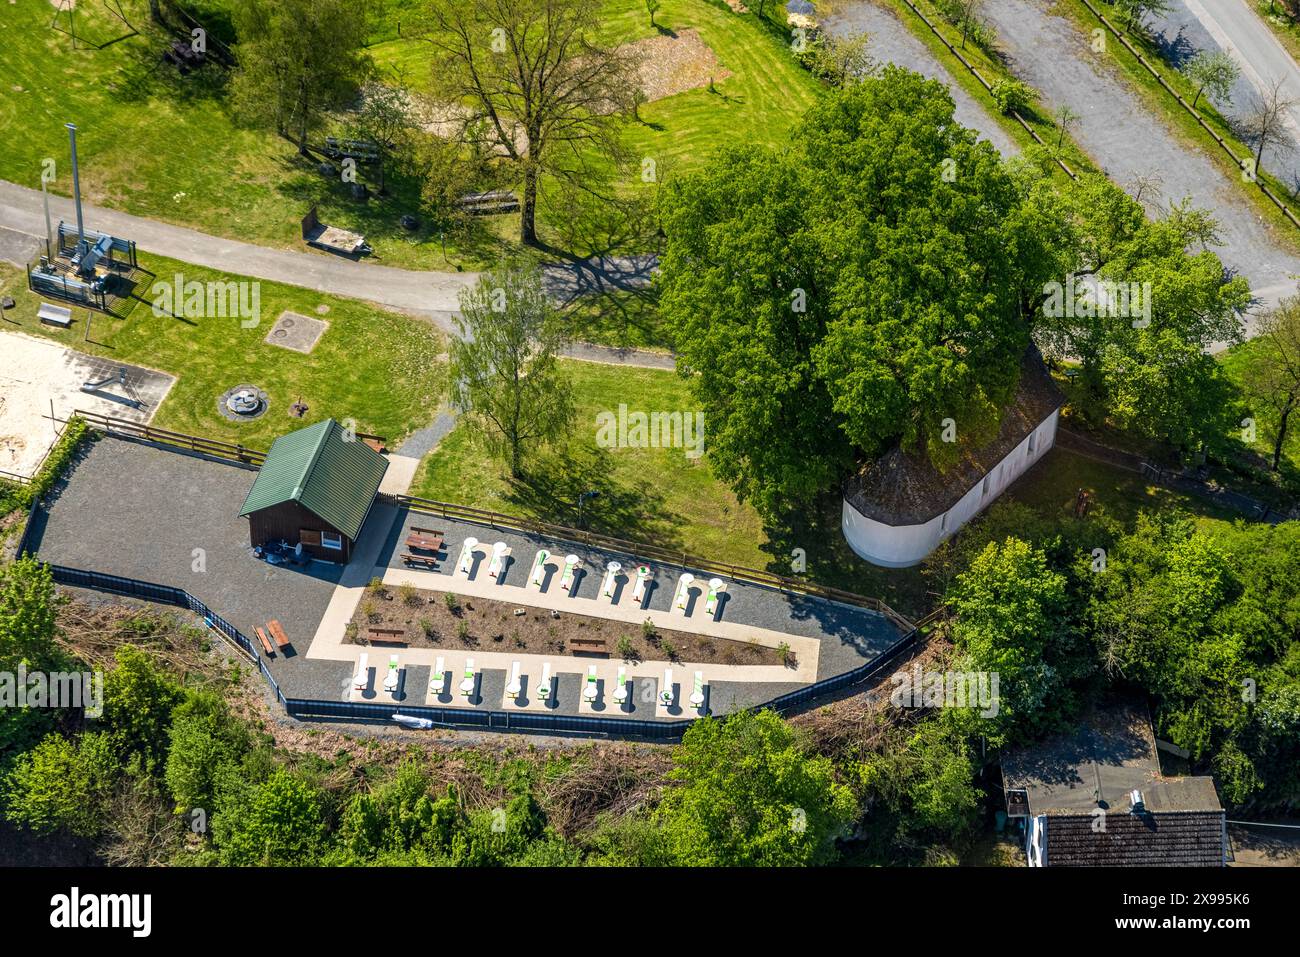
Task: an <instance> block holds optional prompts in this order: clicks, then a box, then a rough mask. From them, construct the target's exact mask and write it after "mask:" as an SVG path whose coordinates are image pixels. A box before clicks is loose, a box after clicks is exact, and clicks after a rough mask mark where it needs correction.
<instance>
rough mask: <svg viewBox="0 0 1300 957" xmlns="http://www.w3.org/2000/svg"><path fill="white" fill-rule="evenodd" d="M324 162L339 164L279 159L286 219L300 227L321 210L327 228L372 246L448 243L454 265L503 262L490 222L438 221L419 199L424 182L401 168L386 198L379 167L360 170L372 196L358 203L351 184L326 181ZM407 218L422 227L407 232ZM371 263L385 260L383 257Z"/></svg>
mask: <svg viewBox="0 0 1300 957" xmlns="http://www.w3.org/2000/svg"><path fill="white" fill-rule="evenodd" d="M322 162H331V163H333V162H334V161H333V160H327V159H325V158H322V157H315V156H313V157H304V156H302V155H301V154H299V153H297V152H294V153H289V154H286V155H284V156H282V157H281V158H280V162H279V165H280V169H281V171H282V176H283V178H282V179H281V180H280V182H279V183H277V184H276V186H275V189H276V192H278V193H279V194H280V195H281V196H283V197H284V198H285V199H286V200H288V201H289V205H290V212H289V213H287V214H286V215H288V216H289V218H290V219H292V220H293V221H294V224H295V225H296V223H297V220H298V219H300V218H301V217H302V216H305V215H306V214H307V210H308V209H310V208H311V207H312V206H317V207H318V210H317V212H318V215H319V217H320V220H321V222H322V223H328V224H329V225H334V226H339V227H341V228H343V229H349V230H352V231H354V232H359V233H362V234H364V235H365V236H366V238H367V239H368V240H370V241H371V242H372V243H373V242H374V241H376V240H380V241H391V242H405V243H409V244H411V245H423V244H427V243H434V244H438V245H439V246H441V245H442V244H443V242H444V240H445V242H446V244H448V246H449V254H450V255H449V258H450V259H452V261H453V262H454V261H455V260H456V259H458V258H459V259H464V260H467V261H468V262H469V263H470V264H476V263H478V262H489V261H492V260H494V259H497V258H499V257H500V256H501V255H502V252H503V250H504V249H505V244H504V243H503V242H502V241H501V239H500V238H499V237H497V236H496V235H495V234H493V233H492V231H491V230H490V229H488V227H487V220H486V218H480V219H473V220H469V221H463V222H456V223H453V224H439V223H437V222H435V221H433V220H432V219H431V218H430V217H429V215H428V213H427V210H426V209H425V205H424V201H423V199H422V198H421V196H420V183H419V180H418V179H416V178H415V177H413V176H411V175H409V174H407V173H405V172H404V171H402V170H401V169H391V170H389V171H388V173H387V174H386V180H385V183H384V192H383V193H382V194H381V193H379V192H378V185H379V179H380V177H379V170H378V167H376V166H374V165H369V166H363V167H361V175H360V177H359V181H360V182H362V183H365V184H366V185H367V186H368V187H369V189H370V195H369V197H368V198H367V199H365V200H359V199H356V198H354V197H353V195H352V192H351V185H350V184H348V183H344V182H343V181H342V178H341V177H340V176H337V175H335V176H325V175H324V174H322V173H321V172H320V169H319V166H320V164H321V163H322ZM335 165H337V164H335ZM406 215H414V216H415V217H416V218H417V219H418V220H419V222H420V225H419V226H418V227H417V228H416V229H406V228H405V227H403V226H402V224H401V220H402V217H403V216H406ZM369 258H372V259H375V260H377V261H378V260H380V259H381V257H380V256H372V257H369ZM457 265H458V266H459V265H460V264H459V263H458V264H457Z"/></svg>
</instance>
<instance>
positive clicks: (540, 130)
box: [422, 0, 633, 245]
mask: <svg viewBox="0 0 1300 957" xmlns="http://www.w3.org/2000/svg"><path fill="white" fill-rule="evenodd" d="M428 9H429V20H430V26H431V29H430V30H429V31H428V32H427V33H426V34H424V36H423V37H422V39H424V40H425V41H426V42H427V43H429V44H430V45H431V46H432V47H433V50H434V67H433V77H434V81H435V83H437V84H438V86H439V87H440V89H441V92H442V94H443V96H444V98H445V99H446V100H447V101H448V102H450V103H468V104H470V105H471V108H472V109H473V111H474V113H475V114H476V115H478V116H481V117H482V118H483V119H484V120H485V121H486V123H487V126H488V128H489V130H490V131H491V133H492V136H493V143H494V145H495V146H496V148H497V149H499V150H500V151H501V152H502V153H503V154H505V155H506V156H507V157H509V159H510V161H511V163H512V164H513V165H514V166H515V168H516V171H517V174H518V176H519V178H520V179H521V180H522V181H523V197H522V201H521V211H520V223H519V238H520V240H521V241H522V242H524V243H526V244H529V245H534V244H536V243H537V242H538V238H537V200H538V190H539V185H540V183H541V180H542V177H543V175H551V176H560V177H564V178H567V179H576V180H579V181H580V180H581V178H582V169H583V168H584V165H585V164H586V160H585V157H586V156H588V155H591V154H597V155H601V156H604V157H617V156H619V155H621V152H622V150H621V144H620V141H619V138H618V130H619V127H620V120H621V118H622V117H624V116H630V115H631V114H632V108H633V101H632V96H633V85H632V66H633V60H632V58H631V56H630V54H628V53H627V52H626V51H623V50H621V49H619V48H617V47H613V46H609V45H606V44H604V43H602V42H601V41H600V40H599V39H598V34H599V25H600V14H601V4H600V3H599V2H598V0H475V2H473V3H465V2H463V0H430V3H429V8H428Z"/></svg>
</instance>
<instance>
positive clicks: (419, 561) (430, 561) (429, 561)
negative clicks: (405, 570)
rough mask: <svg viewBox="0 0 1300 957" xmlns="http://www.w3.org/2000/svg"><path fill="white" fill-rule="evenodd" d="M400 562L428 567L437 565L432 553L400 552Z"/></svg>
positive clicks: (431, 567)
mask: <svg viewBox="0 0 1300 957" xmlns="http://www.w3.org/2000/svg"><path fill="white" fill-rule="evenodd" d="M402 562H403V563H405V564H407V565H423V566H425V567H426V568H430V569H433V568H437V567H438V559H436V558H434V557H433V556H432V555H412V554H411V553H410V552H402Z"/></svg>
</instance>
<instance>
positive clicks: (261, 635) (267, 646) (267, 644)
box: [253, 628, 275, 655]
mask: <svg viewBox="0 0 1300 957" xmlns="http://www.w3.org/2000/svg"><path fill="white" fill-rule="evenodd" d="M253 631H254V632H256V633H257V640H258V641H260V642H261V643H262V648H263V649H264V650H265V651H266V653H267V654H268V655H274V654H275V649H274V648H272V647H271V639H270V638H268V637H266V632H265V631H263V630H262V629H261V628H254V629H253Z"/></svg>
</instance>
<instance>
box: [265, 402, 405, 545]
mask: <svg viewBox="0 0 1300 957" xmlns="http://www.w3.org/2000/svg"><path fill="white" fill-rule="evenodd" d="M387 470H388V460H387V459H385V458H384V456H383V455H381V454H380V453H378V452H376V451H375V450H374V449H372V448H370V446H368V445H367V444H366V443H365V442H363V441H361V440H359V439H357V438H356V436H355V435H353V434H352V433H351V432H349V431H348V430H346V429H344V428H343V427H342V426H341V425H339V424H338V423H337V422H335V421H334V420H333V419H326V420H325V421H323V422H317V423H316V424H315V425H309V426H307V427H306V428H305V429H299V430H298V431H296V432H290V433H288V434H287V435H282V436H280V437H279V438H278V439H276V440H275V442H274V444H273V445H272V446H271V450H270V451H269V452H268V453H267V454H266V462H265V463H263V465H262V469H261V471H260V472H258V474H257V480H256V481H255V482H253V487H252V488H251V489H249V491H248V497H247V498H245V499H244V506H243V508H242V509H241V511H240V513H239V514H240V516H241V517H244V518H247V519H248V530H249V538H250V540H251V542H252V544H253V545H254V546H259V545H265V544H267V543H268V542H274V541H283V542H285V543H287V544H288V545H289V546H290V547H293V546H296V545H299V544H301V545H302V547H303V550H304V551H305V552H307V553H308V554H310V555H311V556H312V557H313V558H321V559H325V560H328V561H337V562H346V561H348V559H349V558H351V555H352V546H353V544H354V543H355V542H356V540H357V537H358V536H359V535H360V534H361V528H362V526H363V525H365V521H366V516H367V515H369V514H370V507H371V505H373V504H374V501H375V495H376V494H377V493H378V491H379V485H380V483H381V482H382V481H383V479H384V473H385V472H386V471H387Z"/></svg>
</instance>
